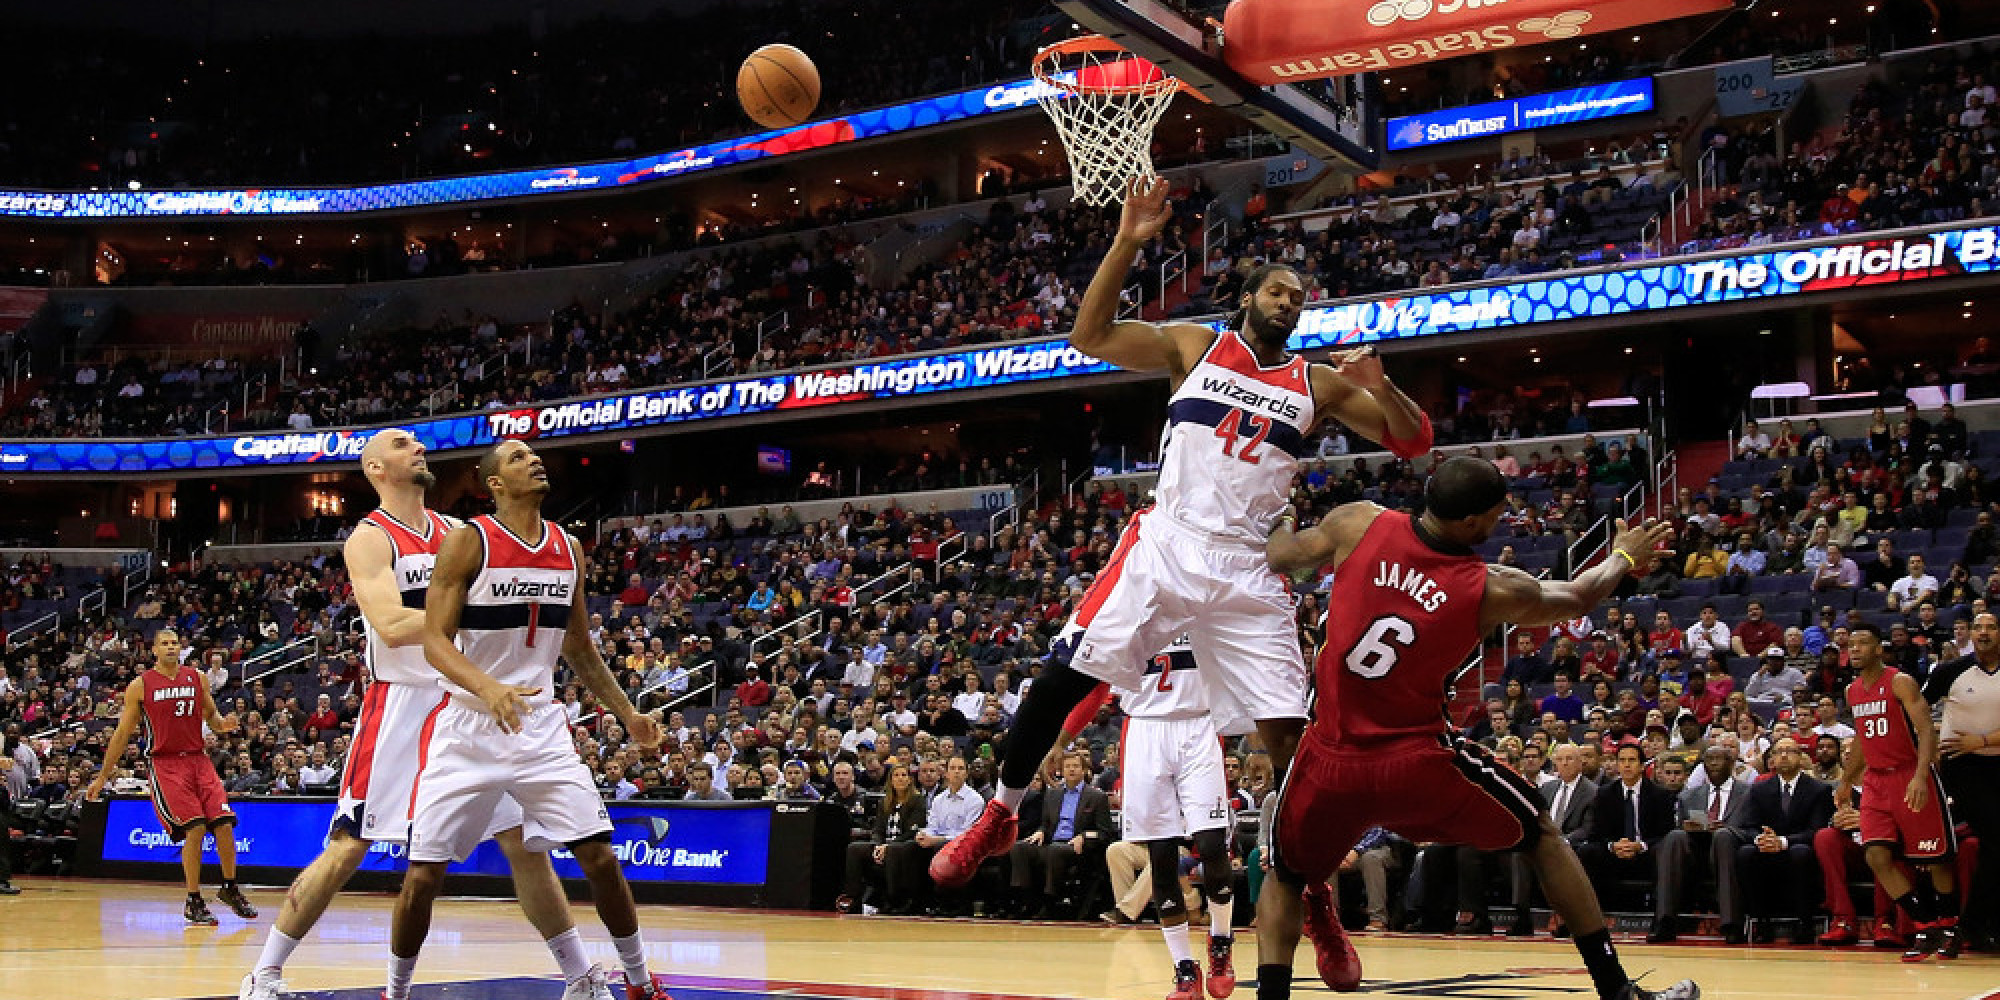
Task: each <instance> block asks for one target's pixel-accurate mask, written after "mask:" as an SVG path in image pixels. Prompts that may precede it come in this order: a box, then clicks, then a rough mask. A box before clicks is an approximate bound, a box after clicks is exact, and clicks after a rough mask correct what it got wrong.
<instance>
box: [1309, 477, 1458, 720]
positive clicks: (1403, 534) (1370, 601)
mask: <svg viewBox="0 0 2000 1000" xmlns="http://www.w3.org/2000/svg"><path fill="white" fill-rule="evenodd" d="M1485 595H1486V563H1485V562H1484V561H1483V560H1481V559H1480V558H1479V556H1478V555H1477V554H1475V553H1474V552H1473V551H1472V550H1470V549H1461V548H1457V547H1455V546H1452V545H1450V544H1449V543H1447V542H1444V541H1442V540H1440V539H1435V538H1428V537H1425V536H1424V535H1423V534H1422V533H1421V532H1420V529H1419V528H1418V526H1417V525H1416V524H1415V523H1414V522H1413V521H1412V520H1411V519H1410V515H1408V514H1405V513H1403V512H1401V511H1394V510H1386V511H1383V512H1382V513H1380V514H1378V515H1377V516H1376V518H1375V520H1374V522H1373V523H1371V524H1370V525H1369V526H1368V530H1367V531H1365V532H1363V533H1362V536H1361V543H1360V544H1359V545H1356V546H1355V548H1354V551H1353V552H1352V553H1351V554H1350V555H1348V557H1347V558H1346V559H1345V560H1344V561H1342V562H1341V564H1340V568H1339V569H1338V570H1336V571H1335V573H1334V577H1333V593H1332V594H1331V595H1329V597H1328V598H1327V605H1328V607H1329V609H1330V610H1329V611H1328V613H1327V621H1326V644H1325V645H1324V646H1321V647H1320V651H1319V659H1318V661H1317V662H1316V663H1314V665H1313V682H1314V689H1313V705H1312V722H1311V728H1312V729H1313V730H1314V731H1315V735H1317V736H1318V737H1319V738H1320V739H1321V740H1322V741H1324V742H1326V743H1330V744H1367V743H1381V742H1387V741H1391V740H1398V739H1404V738H1408V737H1414V736H1422V737H1431V736H1435V735H1437V734H1439V733H1442V732H1444V731H1445V730H1446V729H1448V728H1449V727H1450V725H1451V722H1450V718H1449V713H1448V711H1447V710H1446V705H1445V703H1446V698H1447V690H1448V688H1449V687H1450V684H1451V681H1452V679H1453V677H1454V676H1456V675H1457V673H1458V672H1459V668H1460V667H1462V666H1463V665H1464V664H1465V660H1466V657H1467V656H1469V655H1471V654H1472V653H1473V652H1474V651H1475V650H1477V649H1478V648H1479V611H1480V604H1481V603H1482V602H1483V601H1484V599H1485Z"/></svg>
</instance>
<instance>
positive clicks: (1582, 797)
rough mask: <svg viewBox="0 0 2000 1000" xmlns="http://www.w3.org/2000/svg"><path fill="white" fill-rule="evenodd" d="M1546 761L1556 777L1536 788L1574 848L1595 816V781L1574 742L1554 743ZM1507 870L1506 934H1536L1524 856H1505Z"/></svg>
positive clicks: (1531, 881) (1531, 879) (1530, 877)
mask: <svg viewBox="0 0 2000 1000" xmlns="http://www.w3.org/2000/svg"><path fill="white" fill-rule="evenodd" d="M1549 762H1550V763H1552V764H1554V765H1555V767H1556V774H1555V777H1553V778H1549V779H1548V780H1546V781H1543V782H1542V784H1541V787H1539V788H1537V789H1536V791H1538V792H1540V793H1541V796H1542V802H1543V803H1544V804H1545V805H1546V806H1547V807H1548V810H1549V818H1550V819H1553V820H1555V823H1556V829H1558V830H1561V831H1562V835H1563V839H1564V840H1567V841H1569V846H1570V847H1571V848H1572V849H1575V848H1577V847H1580V846H1582V844H1583V842H1584V841H1585V840H1586V839H1587V838H1588V837H1589V835H1590V826H1591V821H1592V819H1593V818H1594V817H1595V816H1596V815H1597V782H1595V781H1592V780H1590V779H1589V778H1586V777H1584V776H1583V750H1582V749H1581V748H1579V747H1578V746H1577V745H1576V744H1574V743H1558V744H1556V748H1555V749H1553V750H1551V751H1549ZM1507 873H1508V877H1509V882H1510V883H1511V888H1512V889H1513V893H1514V898H1513V903H1514V925H1513V926H1512V927H1509V928H1507V936H1509V937H1529V936H1531V935H1533V934H1534V933H1535V927H1534V924H1532V923H1530V922H1529V917H1528V905H1529V892H1530V889H1531V888H1532V887H1533V885H1534V874H1533V872H1532V870H1531V869H1530V868H1529V866H1528V859H1527V857H1526V856H1525V855H1523V854H1520V853H1518V852H1516V853H1512V854H1509V855H1507Z"/></svg>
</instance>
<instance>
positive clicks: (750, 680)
mask: <svg viewBox="0 0 2000 1000" xmlns="http://www.w3.org/2000/svg"><path fill="white" fill-rule="evenodd" d="M743 673H744V677H743V683H741V684H738V685H736V694H735V697H736V699H737V700H738V701H740V702H742V703H743V707H744V708H762V707H763V706H765V705H768V704H770V703H771V685H770V684H769V683H768V682H766V681H765V680H764V678H763V677H762V676H760V672H759V671H758V669H757V665H756V664H754V663H753V664H750V665H749V666H747V667H744V668H743Z"/></svg>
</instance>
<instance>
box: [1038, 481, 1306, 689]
mask: <svg viewBox="0 0 2000 1000" xmlns="http://www.w3.org/2000/svg"><path fill="white" fill-rule="evenodd" d="M1297 606H1298V601H1297V599H1296V598H1295V597H1293V596H1292V593H1291V591H1290V590H1288V589H1286V587H1285V583H1284V580H1283V579H1281V578H1280V577H1279V576H1278V574H1276V573H1274V572H1272V570H1271V567H1270V565H1269V564H1268V563H1266V562H1265V561H1264V550H1263V549H1260V548H1249V547H1245V546H1244V545H1243V544H1242V543H1241V542H1232V541H1230V540H1227V539H1222V538H1218V537H1216V536H1212V535H1208V534H1205V533H1203V532H1200V531H1197V530H1195V529H1193V528H1189V527H1187V526H1185V525H1182V524H1180V523H1178V522H1176V521H1174V520H1173V519H1172V518H1169V517H1167V516H1166V515H1164V514H1160V513H1157V512H1154V511H1152V510H1150V509H1149V510H1144V511H1140V512H1139V513H1138V514H1136V515H1134V516H1133V518H1132V521H1131V523H1130V524H1128V525H1126V527H1125V531H1124V533H1123V534H1122V535H1120V536H1119V538H1118V548H1117V549H1116V550H1115V551H1114V552H1113V553H1112V555H1111V561H1110V562H1109V563H1108V564H1107V565H1106V566H1105V568H1104V571H1103V572H1102V573H1099V574H1098V576H1097V579H1096V580H1095V581H1093V582H1092V583H1091V585H1090V589H1089V590H1087V591H1085V592H1084V595H1083V603H1081V604H1079V605H1077V608H1076V612H1075V613H1074V614H1072V615H1071V616H1070V620H1069V623H1068V624H1067V625H1065V626H1064V627H1063V631H1062V633H1061V634H1060V635H1059V636H1058V637H1057V639H1056V642H1057V643H1058V644H1061V643H1068V644H1069V646H1070V666H1072V667H1075V668H1076V669H1077V670H1079V671H1081V672H1082V673H1084V674H1087V675H1089V676H1091V677H1095V678H1097V679H1098V680H1101V681H1105V682H1107V683H1109V684H1110V685H1111V686H1112V687H1114V688H1119V689H1123V690H1128V691H1129V690H1133V689H1135V688H1137V687H1138V686H1139V685H1140V684H1141V683H1143V682H1144V678H1145V675H1146V664H1147V662H1148V661H1150V660H1151V659H1152V658H1153V654H1155V653H1158V652H1159V651H1160V650H1162V649H1164V648H1166V646H1167V644H1168V643H1169V642H1172V641H1173V640H1174V637H1175V636H1178V635H1180V634H1181V633H1183V632H1186V633H1188V635H1189V637H1190V639H1191V640H1192V641H1193V643H1194V655H1195V659H1196V661H1198V662H1199V663H1200V664H1201V665H1202V669H1203V670H1205V671H1207V674H1206V676H1207V678H1208V682H1209V689H1208V690H1209V698H1210V699H1211V700H1212V702H1213V704H1212V705H1211V706H1210V708H1211V710H1213V711H1214V712H1215V713H1216V715H1217V716H1219V717H1221V718H1242V719H1251V720H1262V719H1303V718H1305V717H1306V676H1307V675H1306V659H1305V653H1304V651H1303V650H1301V649H1300V648H1299V639H1298V627H1297V626H1296V625H1295V624H1294V622H1293V615H1294V614H1295V613H1296V609H1297Z"/></svg>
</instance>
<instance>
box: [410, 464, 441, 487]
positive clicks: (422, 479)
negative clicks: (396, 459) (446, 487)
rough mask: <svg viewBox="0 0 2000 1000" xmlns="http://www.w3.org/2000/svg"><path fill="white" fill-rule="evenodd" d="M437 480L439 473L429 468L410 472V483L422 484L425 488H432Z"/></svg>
mask: <svg viewBox="0 0 2000 1000" xmlns="http://www.w3.org/2000/svg"><path fill="white" fill-rule="evenodd" d="M437 482H438V477H437V473H435V472H432V471H431V470H429V469H418V470H417V471H415V472H412V473H410V483H411V484H412V485H415V486H421V487H423V488H424V489H430V488H431V487H433V486H436V485H437Z"/></svg>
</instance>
